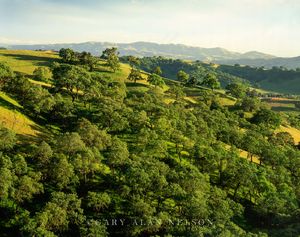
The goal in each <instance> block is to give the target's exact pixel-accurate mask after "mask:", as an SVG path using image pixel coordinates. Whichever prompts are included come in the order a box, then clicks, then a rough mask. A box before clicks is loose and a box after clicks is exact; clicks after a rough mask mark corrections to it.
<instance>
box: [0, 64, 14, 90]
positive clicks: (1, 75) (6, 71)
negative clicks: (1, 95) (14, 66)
mask: <svg viewBox="0 0 300 237" xmlns="http://www.w3.org/2000/svg"><path fill="white" fill-rule="evenodd" d="M13 77H14V73H13V72H12V70H11V69H10V67H9V66H8V65H6V64H4V63H2V62H0V90H2V87H3V86H4V85H5V84H6V83H8V82H9V80H11V78H13Z"/></svg>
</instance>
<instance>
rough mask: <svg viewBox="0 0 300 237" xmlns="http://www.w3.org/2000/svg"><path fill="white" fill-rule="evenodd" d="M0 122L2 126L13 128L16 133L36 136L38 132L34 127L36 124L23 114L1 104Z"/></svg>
mask: <svg viewBox="0 0 300 237" xmlns="http://www.w3.org/2000/svg"><path fill="white" fill-rule="evenodd" d="M0 123H1V124H2V125H3V126H4V127H6V128H9V129H11V130H13V131H14V132H15V133H16V134H22V135H31V136H36V135H38V133H39V132H38V131H37V130H36V129H35V128H34V127H36V126H37V125H36V124H35V123H34V122H33V121H31V120H30V119H29V118H27V117H26V116H25V115H23V114H21V113H20V112H18V111H16V110H9V109H7V108H4V107H2V106H0Z"/></svg>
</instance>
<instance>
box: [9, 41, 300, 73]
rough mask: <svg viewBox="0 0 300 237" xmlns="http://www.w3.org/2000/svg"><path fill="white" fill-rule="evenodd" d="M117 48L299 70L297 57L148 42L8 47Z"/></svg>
mask: <svg viewBox="0 0 300 237" xmlns="http://www.w3.org/2000/svg"><path fill="white" fill-rule="evenodd" d="M112 46H114V47H117V48H118V50H119V52H120V55H134V56H139V57H144V56H164V57H169V58H176V59H185V60H200V61H205V62H215V63H221V64H229V65H233V64H241V65H249V66H257V67H261V66H264V67H266V68H271V67H273V66H278V67H280V66H284V67H286V68H298V67H299V68H300V56H299V57H292V58H281V57H276V56H273V55H269V54H264V53H261V52H257V51H250V52H247V53H237V52H232V51H229V50H226V49H223V48H219V47H217V48H201V47H192V46H187V45H183V44H157V43H150V42H135V43H109V42H85V43H70V44H67V43H66V44H37V45H10V46H7V47H8V48H10V49H28V50H39V49H41V50H59V49H61V48H71V49H73V50H75V51H79V52H81V51H87V52H91V53H92V54H93V55H101V53H102V51H103V50H104V49H105V48H108V47H112Z"/></svg>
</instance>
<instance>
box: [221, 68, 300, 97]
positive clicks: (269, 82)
mask: <svg viewBox="0 0 300 237" xmlns="http://www.w3.org/2000/svg"><path fill="white" fill-rule="evenodd" d="M218 70H219V71H222V72H224V73H229V74H231V75H233V76H237V77H240V78H243V79H246V80H247V81H248V82H249V83H251V84H252V85H254V86H255V85H256V87H257V86H260V87H261V88H263V89H266V90H270V91H276V92H280V93H296V94H297V93H298V92H299V86H298V85H299V79H300V72H299V71H297V70H287V69H285V68H283V67H282V68H280V67H273V68H272V69H265V68H263V67H250V66H240V65H235V66H229V65H220V67H219V68H218Z"/></svg>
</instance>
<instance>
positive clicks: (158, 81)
mask: <svg viewBox="0 0 300 237" xmlns="http://www.w3.org/2000/svg"><path fill="white" fill-rule="evenodd" d="M147 81H148V82H149V83H150V84H151V85H154V86H155V87H161V88H162V87H163V86H164V84H165V82H164V79H163V78H162V77H160V76H159V75H157V74H155V73H152V74H151V75H149V76H148V79H147Z"/></svg>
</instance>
